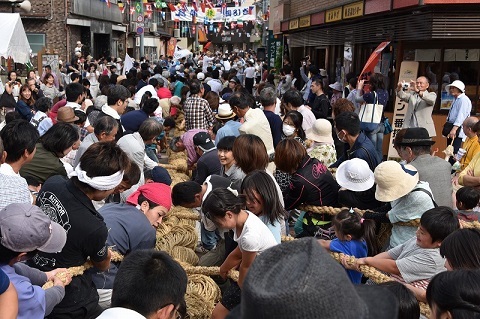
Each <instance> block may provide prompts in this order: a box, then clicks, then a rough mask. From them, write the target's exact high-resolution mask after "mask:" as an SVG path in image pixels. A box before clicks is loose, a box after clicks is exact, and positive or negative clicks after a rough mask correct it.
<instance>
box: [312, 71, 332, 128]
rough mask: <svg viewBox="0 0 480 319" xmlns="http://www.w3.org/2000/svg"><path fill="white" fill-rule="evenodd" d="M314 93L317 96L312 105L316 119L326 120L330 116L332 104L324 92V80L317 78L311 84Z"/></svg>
mask: <svg viewBox="0 0 480 319" xmlns="http://www.w3.org/2000/svg"><path fill="white" fill-rule="evenodd" d="M311 90H312V93H313V94H315V99H314V100H313V103H311V104H310V107H311V108H312V112H313V114H314V115H315V118H316V119H326V118H327V117H328V116H329V115H330V114H329V113H330V109H331V106H330V105H331V104H330V101H328V96H327V95H326V94H325V93H324V92H323V83H322V80H321V79H319V78H317V79H315V80H313V81H312V84H311Z"/></svg>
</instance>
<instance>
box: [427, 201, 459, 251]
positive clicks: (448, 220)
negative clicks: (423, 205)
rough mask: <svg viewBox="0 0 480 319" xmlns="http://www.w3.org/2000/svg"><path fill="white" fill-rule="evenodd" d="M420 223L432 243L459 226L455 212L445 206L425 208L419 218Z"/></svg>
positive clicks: (443, 237)
mask: <svg viewBox="0 0 480 319" xmlns="http://www.w3.org/2000/svg"><path fill="white" fill-rule="evenodd" d="M420 225H421V226H422V227H423V228H425V230H426V231H427V232H428V233H429V234H430V237H432V243H433V242H436V241H440V242H441V241H443V240H444V239H445V238H446V237H447V236H448V235H450V234H451V233H453V232H454V231H456V230H457V229H459V228H460V223H459V222H458V218H457V216H456V215H455V212H454V211H453V209H451V208H450V207H447V206H438V207H435V208H432V209H429V210H427V211H426V212H425V213H423V215H422V217H421V218H420Z"/></svg>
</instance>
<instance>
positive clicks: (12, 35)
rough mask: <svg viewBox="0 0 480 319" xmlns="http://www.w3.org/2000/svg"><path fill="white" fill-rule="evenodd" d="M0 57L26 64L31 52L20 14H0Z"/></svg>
mask: <svg viewBox="0 0 480 319" xmlns="http://www.w3.org/2000/svg"><path fill="white" fill-rule="evenodd" d="M0 30H2V32H1V33H0V56H2V57H4V58H9V57H10V58H12V59H13V61H15V62H17V63H27V62H28V61H29V60H30V53H31V52H32V50H31V48H30V44H29V43H28V39H27V35H26V34H25V29H24V28H23V23H22V20H21V19H20V14H18V13H0Z"/></svg>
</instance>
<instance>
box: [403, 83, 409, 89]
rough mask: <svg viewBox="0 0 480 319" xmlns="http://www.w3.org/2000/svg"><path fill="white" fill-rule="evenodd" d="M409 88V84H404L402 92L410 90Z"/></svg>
mask: <svg viewBox="0 0 480 319" xmlns="http://www.w3.org/2000/svg"><path fill="white" fill-rule="evenodd" d="M409 87H410V85H408V83H403V84H402V90H404V91H406V90H408V88H409Z"/></svg>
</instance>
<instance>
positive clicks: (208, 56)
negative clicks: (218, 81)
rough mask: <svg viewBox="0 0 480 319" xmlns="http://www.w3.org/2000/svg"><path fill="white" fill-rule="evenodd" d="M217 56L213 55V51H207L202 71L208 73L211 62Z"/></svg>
mask: <svg viewBox="0 0 480 319" xmlns="http://www.w3.org/2000/svg"><path fill="white" fill-rule="evenodd" d="M213 60H215V57H213V56H212V52H210V51H207V53H206V54H205V55H204V56H203V60H202V61H203V64H202V72H203V73H207V68H208V66H209V65H210V62H213Z"/></svg>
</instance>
